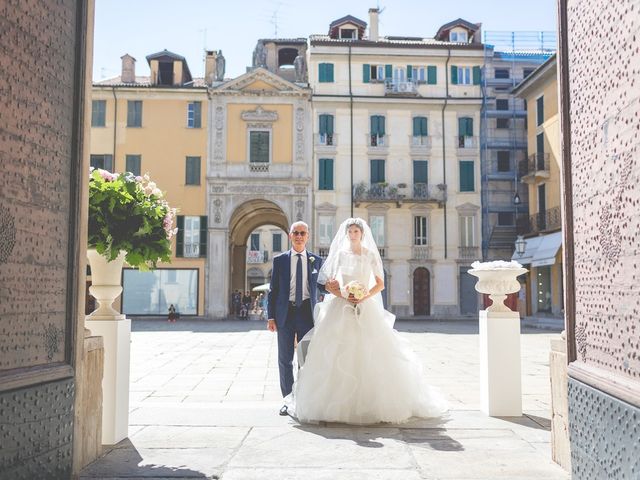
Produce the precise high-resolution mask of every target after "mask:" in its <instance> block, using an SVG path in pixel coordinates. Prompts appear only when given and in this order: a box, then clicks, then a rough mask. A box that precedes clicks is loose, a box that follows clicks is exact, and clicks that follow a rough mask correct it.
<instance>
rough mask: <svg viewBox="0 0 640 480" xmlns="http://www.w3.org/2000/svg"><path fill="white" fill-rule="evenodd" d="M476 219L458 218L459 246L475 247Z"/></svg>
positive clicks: (469, 217)
mask: <svg viewBox="0 0 640 480" xmlns="http://www.w3.org/2000/svg"><path fill="white" fill-rule="evenodd" d="M475 222H476V217H475V216H473V215H461V216H460V246H461V247H475V246H476V229H475Z"/></svg>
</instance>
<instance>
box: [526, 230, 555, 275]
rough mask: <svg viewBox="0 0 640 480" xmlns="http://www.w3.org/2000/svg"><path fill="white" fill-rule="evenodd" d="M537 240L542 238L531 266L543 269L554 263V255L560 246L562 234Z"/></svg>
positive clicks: (550, 235) (552, 234)
mask: <svg viewBox="0 0 640 480" xmlns="http://www.w3.org/2000/svg"><path fill="white" fill-rule="evenodd" d="M539 238H542V242H541V243H540V245H539V246H538V249H537V250H536V252H535V254H534V255H533V260H532V261H531V266H532V267H543V266H545V265H553V264H554V263H556V254H557V253H558V250H560V247H561V246H562V232H555V233H551V234H549V235H545V236H544V237H539Z"/></svg>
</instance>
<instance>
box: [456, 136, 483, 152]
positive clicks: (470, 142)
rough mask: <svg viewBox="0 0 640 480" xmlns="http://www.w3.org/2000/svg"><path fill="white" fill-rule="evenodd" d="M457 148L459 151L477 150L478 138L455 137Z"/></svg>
mask: <svg viewBox="0 0 640 480" xmlns="http://www.w3.org/2000/svg"><path fill="white" fill-rule="evenodd" d="M455 142H456V147H458V148H459V149H467V148H477V147H478V137H469V136H467V135H456V136H455Z"/></svg>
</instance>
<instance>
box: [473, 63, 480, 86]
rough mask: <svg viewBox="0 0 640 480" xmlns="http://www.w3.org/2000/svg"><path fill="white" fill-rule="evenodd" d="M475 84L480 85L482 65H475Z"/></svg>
mask: <svg viewBox="0 0 640 480" xmlns="http://www.w3.org/2000/svg"><path fill="white" fill-rule="evenodd" d="M473 84H474V85H480V67H477V66H476V67H473Z"/></svg>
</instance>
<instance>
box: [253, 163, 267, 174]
mask: <svg viewBox="0 0 640 480" xmlns="http://www.w3.org/2000/svg"><path fill="white" fill-rule="evenodd" d="M249 171H250V172H263V173H264V172H268V171H269V164H268V163H266V162H249Z"/></svg>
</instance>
